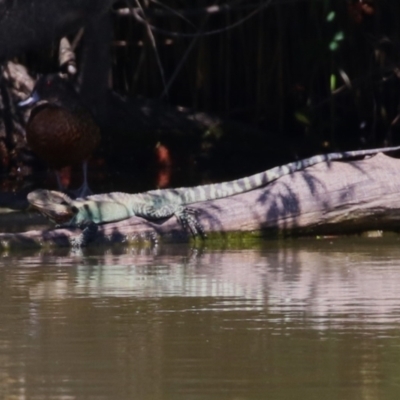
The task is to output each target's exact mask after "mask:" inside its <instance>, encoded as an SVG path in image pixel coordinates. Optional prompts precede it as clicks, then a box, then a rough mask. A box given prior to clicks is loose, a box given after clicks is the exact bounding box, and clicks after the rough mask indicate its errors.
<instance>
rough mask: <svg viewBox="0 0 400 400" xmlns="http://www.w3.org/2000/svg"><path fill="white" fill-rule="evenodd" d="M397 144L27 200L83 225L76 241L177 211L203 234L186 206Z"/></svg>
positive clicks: (69, 223)
mask: <svg viewBox="0 0 400 400" xmlns="http://www.w3.org/2000/svg"><path fill="white" fill-rule="evenodd" d="M396 150H400V146H397V147H385V148H379V149H370V150H357V151H347V152H341V153H329V154H324V155H317V156H313V157H310V158H306V159H304V160H300V161H295V162H291V163H289V164H285V165H282V166H278V167H274V168H271V169H269V170H266V171H264V172H260V173H258V174H255V175H251V176H248V177H245V178H241V179H236V180H233V181H229V182H222V183H214V184H209V185H202V186H196V187H191V188H188V187H184V188H176V189H158V190H151V191H148V192H143V193H137V194H128V193H121V192H113V193H105V194H96V195H91V196H87V197H85V198H78V199H75V200H73V199H71V198H70V197H69V196H67V195H66V194H64V193H61V192H56V191H49V190H43V189H39V190H35V191H33V192H31V193H29V195H28V201H29V203H30V204H31V205H32V206H33V208H35V209H37V210H38V211H39V212H41V213H42V214H43V215H45V216H46V217H47V218H49V219H50V220H51V221H53V222H55V223H57V224H58V226H59V227H78V228H80V229H82V233H81V234H80V235H79V236H78V237H77V238H75V239H73V241H72V245H73V246H85V245H86V244H87V243H88V242H89V241H90V240H92V239H93V238H94V236H95V235H96V232H97V230H98V225H99V224H105V223H108V222H116V221H121V220H124V219H128V218H130V217H132V216H138V217H143V218H145V219H147V220H159V219H163V218H164V219H165V218H169V217H172V216H174V215H175V216H176V217H177V219H178V220H179V222H180V223H181V224H182V226H183V227H184V228H186V229H189V231H190V233H191V234H192V235H194V236H196V235H200V236H204V231H203V228H202V226H201V225H200V223H199V222H198V221H197V218H196V211H195V210H193V209H191V208H190V207H187V206H188V205H190V204H193V203H198V202H202V201H207V200H216V199H221V198H224V197H230V196H233V195H236V194H240V193H245V192H248V191H250V190H254V189H257V188H260V187H262V186H265V185H267V184H269V183H270V182H272V181H274V180H276V179H278V178H280V177H282V176H284V175H288V174H291V173H293V172H296V171H300V170H303V169H305V168H307V167H310V166H312V165H315V164H318V163H322V162H331V161H334V160H341V159H349V158H354V157H362V156H367V155H372V154H377V153H380V152H382V153H383V152H390V151H396Z"/></svg>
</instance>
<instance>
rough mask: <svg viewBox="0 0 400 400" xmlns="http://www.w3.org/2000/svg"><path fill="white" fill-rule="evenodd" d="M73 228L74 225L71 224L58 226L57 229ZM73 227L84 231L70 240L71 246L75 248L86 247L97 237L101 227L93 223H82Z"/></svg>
mask: <svg viewBox="0 0 400 400" xmlns="http://www.w3.org/2000/svg"><path fill="white" fill-rule="evenodd" d="M71 227H72V225H69V224H62V225H56V228H71ZM73 227H76V228H78V229H81V230H82V232H81V233H80V234H79V235H78V236H77V237H75V238H72V239H71V240H70V243H71V246H72V247H74V248H79V247H86V246H87V244H88V243H89V242H90V241H92V240H93V239H94V238H95V237H96V234H97V231H98V230H99V226H98V225H97V224H96V223H94V222H92V221H86V222H81V223H79V224H76V225H73Z"/></svg>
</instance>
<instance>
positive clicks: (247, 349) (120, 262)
mask: <svg viewBox="0 0 400 400" xmlns="http://www.w3.org/2000/svg"><path fill="white" fill-rule="evenodd" d="M399 245H400V241H399V240H398V239H395V238H394V239H390V240H387V239H340V240H336V239H335V240H324V241H315V240H298V241H289V242H281V243H279V242H265V243H262V244H261V245H260V246H259V247H257V248H254V249H213V250H211V249H210V250H207V249H203V250H199V249H197V250H196V249H191V248H190V247H188V246H183V245H180V246H178V245H176V246H173V245H170V246H160V247H158V248H147V249H138V248H136V249H135V248H125V249H123V248H121V249H107V250H105V249H88V250H85V251H84V252H82V253H71V252H69V250H66V249H64V250H53V251H51V252H43V251H23V252H22V251H19V252H13V253H9V254H7V253H4V252H3V253H2V254H1V257H0V399H4V400H11V399H13V400H14V399H40V400H42V399H96V400H97V399H143V400H147V399H149V400H150V399H151V400H161V399H162V400H168V399H171V400H172V399H178V400H179V399H185V400H187V399H189V400H192V399H193V400H198V399H205V400H208V399H213V400H214V399H215V400H221V399H231V400H244V399H275V400H281V399H282V400H287V399H307V400H310V399H318V400H320V399H322V398H323V399H341V400H346V399H349V400H350V399H351V400H354V399H392V398H393V399H397V398H399V397H398V396H399V395H400V394H399V390H400V389H399V387H400V374H399V372H400V290H399V288H400V261H399V260H400V246H399Z"/></svg>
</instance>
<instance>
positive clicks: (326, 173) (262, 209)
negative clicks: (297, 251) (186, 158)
mask: <svg viewBox="0 0 400 400" xmlns="http://www.w3.org/2000/svg"><path fill="white" fill-rule="evenodd" d="M399 170H400V160H398V159H394V158H391V157H388V156H385V155H383V154H378V155H376V156H374V157H371V158H368V159H363V160H359V161H352V162H337V161H335V162H331V163H321V164H317V165H315V166H312V167H310V168H306V169H305V170H302V171H299V172H296V173H293V174H291V175H286V176H284V177H282V178H280V179H278V180H276V181H274V182H272V183H271V184H269V185H268V186H266V187H263V188H260V189H257V190H253V191H250V192H247V193H244V194H241V195H236V196H232V197H228V198H224V199H220V200H214V201H207V202H201V203H197V204H194V205H193V208H195V209H197V210H198V211H199V213H198V218H199V221H200V222H201V224H202V225H203V227H204V230H205V232H207V233H209V234H210V233H218V234H221V235H222V237H223V236H224V235H226V234H228V233H230V232H258V233H261V235H269V234H271V233H273V234H275V235H276V234H284V235H312V234H331V233H341V234H346V233H356V232H362V231H367V230H376V229H380V230H397V229H398V227H399V222H400V206H399V198H400V178H399ZM78 233H79V232H78V230H76V229H71V230H69V229H50V230H46V231H29V232H25V233H20V234H7V233H4V234H1V235H0V242H1V244H2V246H21V245H34V246H40V245H45V246H47V245H49V246H51V245H60V246H68V245H69V240H70V239H71V238H72V237H74V236H76V235H77V234H78ZM154 233H156V234H157V235H160V236H161V237H162V238H166V239H167V240H169V239H172V240H177V239H181V238H182V237H187V236H186V235H185V233H184V231H183V229H182V228H181V226H180V225H179V224H178V222H177V220H176V219H175V218H170V219H169V220H164V221H161V222H158V223H154V222H148V221H146V220H143V219H142V218H138V217H132V218H130V219H128V220H124V221H120V222H118V223H110V224H106V225H103V226H101V227H100V229H99V232H98V235H97V237H96V240H95V242H94V243H97V244H100V243H123V242H126V243H130V242H135V241H139V240H141V238H143V237H150V235H152V234H153V235H154Z"/></svg>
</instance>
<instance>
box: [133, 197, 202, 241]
mask: <svg viewBox="0 0 400 400" xmlns="http://www.w3.org/2000/svg"><path fill="white" fill-rule="evenodd" d="M135 214H136V215H137V216H139V217H143V218H146V219H150V220H151V219H161V218H169V217H172V216H173V215H175V216H176V218H177V219H178V221H179V223H180V224H181V225H182V227H183V228H184V229H187V230H189V231H190V233H191V234H192V236H200V237H202V238H205V236H206V234H205V233H204V229H203V227H202V226H201V224H200V222H199V221H198V220H197V218H196V214H197V211H196V210H194V209H193V208H189V207H184V206H182V205H175V204H165V205H163V206H161V207H154V206H148V207H143V208H142V209H141V210H137V211H136V213H135Z"/></svg>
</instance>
